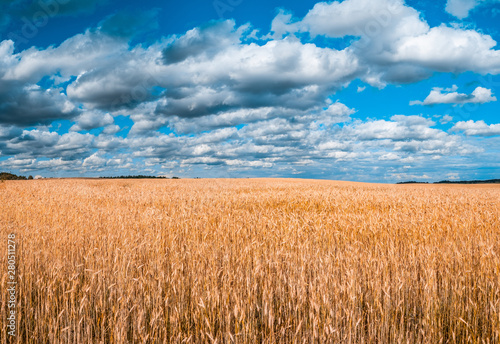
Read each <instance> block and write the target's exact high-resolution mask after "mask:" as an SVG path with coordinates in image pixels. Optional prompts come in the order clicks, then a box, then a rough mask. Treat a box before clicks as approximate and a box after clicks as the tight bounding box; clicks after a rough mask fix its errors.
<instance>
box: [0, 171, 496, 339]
mask: <svg viewBox="0 0 500 344" xmlns="http://www.w3.org/2000/svg"><path fill="white" fill-rule="evenodd" d="M9 233H16V238H17V240H18V247H17V254H18V263H17V264H18V265H17V271H18V300H17V310H18V315H17V322H18V323H17V324H18V328H17V336H16V337H15V340H13V341H11V342H16V343H181V342H182V343H215V342H217V343H233V342H234V343H313V342H321V343H498V342H499V340H500V337H499V336H500V186H498V185H472V186H463V185H375V184H360V183H345V182H329V181H310V180H282V179H277V180H270V179H245V180H203V179H201V180H112V181H111V180H70V179H66V180H35V181H7V182H5V183H2V184H1V185H0V238H1V239H2V243H6V241H7V239H6V238H7V235H8V234H9ZM4 251H6V247H5V248H4V247H2V251H0V266H1V267H0V277H1V278H2V279H1V286H2V288H3V289H2V291H1V294H0V302H1V308H0V317H1V319H2V323H4V320H5V319H6V317H7V313H6V312H7V306H6V298H7V293H6V291H5V289H6V287H5V286H6V279H7V270H6V266H7V262H6V260H7V256H6V254H4V253H3V252H4ZM8 340H9V336H8V334H7V328H6V326H2V328H1V329H0V342H2V343H5V342H8Z"/></svg>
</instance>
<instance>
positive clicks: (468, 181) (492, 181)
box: [397, 179, 500, 184]
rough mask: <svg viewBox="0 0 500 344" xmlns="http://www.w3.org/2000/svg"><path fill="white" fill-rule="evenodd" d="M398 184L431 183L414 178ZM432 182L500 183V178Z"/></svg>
mask: <svg viewBox="0 0 500 344" xmlns="http://www.w3.org/2000/svg"><path fill="white" fill-rule="evenodd" d="M397 184H430V183H428V182H416V181H414V180H411V181H408V182H399V183H397ZM432 184H500V179H489V180H460V181H456V180H455V181H451V180H441V181H440V182H434V183H432Z"/></svg>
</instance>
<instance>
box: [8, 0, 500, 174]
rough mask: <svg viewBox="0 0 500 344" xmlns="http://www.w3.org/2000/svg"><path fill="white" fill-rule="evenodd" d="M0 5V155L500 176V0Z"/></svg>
mask: <svg viewBox="0 0 500 344" xmlns="http://www.w3.org/2000/svg"><path fill="white" fill-rule="evenodd" d="M0 9H1V11H0V170H2V171H9V172H12V173H18V174H23V175H28V174H31V175H34V176H35V175H41V176H44V177H65V176H75V177H77V176H88V177H92V176H116V175H124V174H150V175H164V176H180V177H224V178H226V177H294V178H321V179H338V180H354V181H368V182H383V183H393V182H399V181H406V180H417V181H428V182H432V181H438V180H443V179H450V180H460V179H490V178H500V177H499V176H500V163H499V161H500V159H499V158H500V148H499V147H500V119H499V109H500V107H499V105H498V104H499V103H498V99H497V98H498V97H499V95H500V76H499V75H498V74H499V73H500V50H499V49H500V48H499V47H498V45H497V42H498V41H499V40H500V25H499V24H498V23H499V18H500V1H497V0H495V1H494V0H447V1H438V2H429V1H420V0H412V1H410V0H408V1H406V2H404V1H402V0H344V1H340V2H339V1H335V2H314V1H288V2H282V1H277V0H274V1H252V2H250V1H248V0H215V1H206V0H205V1H183V2H180V1H156V0H153V1H147V2H146V1H142V2H137V1H114V0H107V1H97V0H85V1H84V0H38V1H27V0H16V1H5V0H0Z"/></svg>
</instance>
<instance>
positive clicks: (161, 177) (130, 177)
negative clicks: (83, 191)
mask: <svg viewBox="0 0 500 344" xmlns="http://www.w3.org/2000/svg"><path fill="white" fill-rule="evenodd" d="M99 178H100V179H168V177H165V176H145V175H142V174H139V175H135V176H133V175H132V176H117V177H99ZM172 179H180V178H179V177H172Z"/></svg>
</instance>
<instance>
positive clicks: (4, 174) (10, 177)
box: [0, 172, 33, 180]
mask: <svg viewBox="0 0 500 344" xmlns="http://www.w3.org/2000/svg"><path fill="white" fill-rule="evenodd" d="M31 179H33V176H28V177H25V176H18V175H15V174H13V173H8V172H0V180H31Z"/></svg>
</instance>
